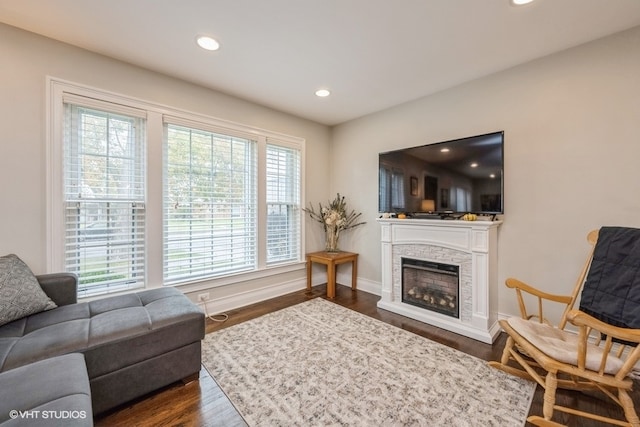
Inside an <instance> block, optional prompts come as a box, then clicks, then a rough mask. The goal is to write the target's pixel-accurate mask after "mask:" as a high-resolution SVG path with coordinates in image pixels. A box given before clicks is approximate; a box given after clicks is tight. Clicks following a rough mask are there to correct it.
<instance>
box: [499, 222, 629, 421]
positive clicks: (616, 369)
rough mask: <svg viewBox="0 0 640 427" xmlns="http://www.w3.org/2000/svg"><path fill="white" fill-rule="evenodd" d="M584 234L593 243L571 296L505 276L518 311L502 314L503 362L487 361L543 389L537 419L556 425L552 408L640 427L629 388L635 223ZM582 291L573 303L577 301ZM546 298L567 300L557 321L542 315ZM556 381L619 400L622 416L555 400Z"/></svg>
mask: <svg viewBox="0 0 640 427" xmlns="http://www.w3.org/2000/svg"><path fill="white" fill-rule="evenodd" d="M587 240H588V241H589V243H591V244H592V245H593V247H592V249H591V251H590V253H589V257H588V259H587V261H586V263H585V265H584V268H583V269H582V271H581V273H580V275H579V276H578V280H577V282H576V285H575V287H574V290H573V293H572V294H571V295H569V296H563V295H553V294H549V293H546V292H542V291H540V290H537V289H535V288H533V287H531V286H529V285H527V284H525V283H523V282H521V281H519V280H516V279H512V278H510V279H507V281H506V285H507V287H509V288H512V289H515V290H516V295H517V298H518V304H519V307H520V312H521V315H522V317H512V318H510V319H507V320H501V321H500V325H501V326H502V328H503V330H504V331H505V332H506V333H507V334H508V335H509V336H508V338H507V342H506V344H505V348H504V351H503V354H502V359H501V361H500V362H489V365H491V366H493V367H495V368H498V369H501V370H503V371H505V372H508V373H510V374H512V375H516V376H519V377H521V378H526V379H529V380H533V381H536V382H537V383H538V384H540V386H541V387H543V388H544V390H545V392H544V403H543V416H544V419H541V418H540V417H530V420H531V422H532V423H535V424H536V425H557V424H555V423H553V422H552V421H551V419H552V416H553V412H554V410H556V411H561V412H566V413H569V414H573V415H578V416H582V417H586V418H590V419H594V420H598V421H603V422H607V423H610V424H614V425H620V426H633V427H640V420H639V419H638V415H637V414H636V411H635V409H634V404H633V400H632V399H631V397H630V396H629V393H628V392H629V390H631V388H632V385H633V380H632V379H631V378H630V376H629V375H630V374H631V373H632V372H633V370H634V369H637V368H636V364H637V363H638V361H639V360H640V346H638V344H639V343H640V230H639V229H631V228H622V227H603V228H601V229H600V231H599V232H598V231H592V232H591V233H589V235H588V237H587ZM523 293H526V294H529V295H532V296H533V297H534V299H537V302H538V304H537V314H529V312H528V311H527V307H526V305H525V298H524V297H523ZM580 293H581V296H580V307H579V308H580V309H579V310H578V309H575V308H574V305H575V304H576V300H577V299H578V295H579V294H580ZM545 300H546V301H552V302H556V303H561V304H565V305H566V307H565V309H564V312H563V315H562V317H561V320H560V322H559V324H558V326H557V327H555V326H552V325H551V324H550V323H549V321H548V320H547V319H546V318H545V317H544V314H543V305H544V304H543V301H545ZM568 323H569V324H572V325H573V326H575V327H577V329H578V333H577V334H576V333H575V331H567V330H565V326H567V324H568ZM510 362H511V364H510ZM514 365H515V366H514ZM558 387H560V388H566V389H571V390H580V391H584V390H599V391H601V392H602V393H604V395H606V396H608V397H609V398H611V399H612V400H613V401H614V402H615V403H617V404H618V405H620V406H621V407H622V409H623V411H624V415H625V418H626V420H619V419H615V418H609V417H604V416H601V415H597V414H593V413H590V412H585V411H582V410H578V409H574V408H568V407H564V406H560V405H557V404H556V397H555V394H556V389H557V388H558Z"/></svg>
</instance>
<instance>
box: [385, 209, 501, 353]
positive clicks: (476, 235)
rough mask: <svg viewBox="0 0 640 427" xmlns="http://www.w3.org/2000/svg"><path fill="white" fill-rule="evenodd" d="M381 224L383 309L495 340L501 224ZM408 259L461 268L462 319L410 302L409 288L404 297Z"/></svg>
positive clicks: (425, 221) (398, 221) (459, 306)
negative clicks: (499, 229) (403, 285)
mask: <svg viewBox="0 0 640 427" xmlns="http://www.w3.org/2000/svg"><path fill="white" fill-rule="evenodd" d="M378 223H379V224H380V226H381V245H382V297H381V299H380V301H379V302H378V307H379V308H382V309H385V310H389V311H392V312H395V313H398V314H401V315H403V316H407V317H410V318H412V319H415V320H419V321H422V322H425V323H428V324H431V325H434V326H437V327H440V328H443V329H447V330H449V331H452V332H455V333H458V334H460V335H464V336H467V337H470V338H473V339H476V340H478V341H482V342H485V343H488V344H491V343H493V341H494V340H495V338H496V337H497V336H498V333H499V332H500V327H499V325H498V314H497V309H498V288H497V286H498V283H497V243H498V242H497V233H498V227H499V225H500V224H501V223H502V222H501V221H458V220H429V219H395V218H392V219H382V218H381V219H378ZM403 259H405V260H406V259H411V260H416V261H417V264H418V265H421V266H426V267H433V266H438V265H446V266H452V267H456V269H457V270H458V271H457V281H458V295H457V302H456V306H457V307H456V308H457V311H458V313H457V317H455V316H452V315H451V313H447V312H442V311H443V310H433V309H430V308H431V307H426V308H425V307H420V306H418V304H416V301H415V298H412V300H411V301H409V297H412V296H410V295H408V292H409V291H410V289H406V294H405V295H403V289H402V278H403V274H404V270H405V268H403ZM405 264H406V261H405ZM416 292H419V290H417V289H416V290H414V292H413V293H414V295H413V296H415V293H416ZM445 293H449V292H448V291H447V292H445ZM422 297H423V300H424V295H423V296H422ZM447 298H448V297H447ZM403 299H404V301H403ZM434 299H435V297H434ZM429 300H430V298H429ZM442 305H448V302H447V301H445V302H443V303H442Z"/></svg>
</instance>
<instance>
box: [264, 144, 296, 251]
mask: <svg viewBox="0 0 640 427" xmlns="http://www.w3.org/2000/svg"><path fill="white" fill-rule="evenodd" d="M266 177H267V183H266V184H267V197H266V198H267V260H266V261H267V264H274V263H278V262H285V261H295V260H297V259H298V257H299V252H300V150H298V149H294V148H287V147H283V146H279V145H276V144H274V143H268V144H267V162H266Z"/></svg>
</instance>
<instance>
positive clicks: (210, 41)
mask: <svg viewBox="0 0 640 427" xmlns="http://www.w3.org/2000/svg"><path fill="white" fill-rule="evenodd" d="M196 43H198V46H200V47H201V48H203V49H206V50H218V49H220V43H218V41H217V40H216V39H214V38H212V37H209V36H198V37H197V38H196Z"/></svg>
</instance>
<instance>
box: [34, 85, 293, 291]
mask: <svg viewBox="0 0 640 427" xmlns="http://www.w3.org/2000/svg"><path fill="white" fill-rule="evenodd" d="M48 83H49V108H48V109H47V120H48V123H49V133H48V135H47V137H48V143H47V159H48V165H47V166H48V170H47V189H48V191H47V197H48V200H47V205H48V209H47V264H48V265H47V268H48V270H49V271H63V270H64V271H70V272H74V273H76V274H78V276H79V279H80V280H79V283H80V292H79V296H91V295H98V294H104V293H109V292H117V291H123V290H129V289H134V288H142V287H145V288H152V287H161V286H164V285H169V286H175V285H185V286H190V285H191V284H192V283H195V282H206V283H205V284H204V285H196V286H197V289H202V288H203V287H215V286H222V285H230V284H233V283H239V282H243V281H244V280H246V279H257V278H262V277H265V276H268V275H275V274H279V273H283V272H288V271H292V270H294V269H299V268H301V260H302V253H303V251H304V248H303V243H302V231H301V230H302V229H301V221H302V214H301V206H302V194H301V192H302V189H301V177H302V173H303V171H302V165H303V164H304V140H303V139H301V138H295V137H290V136H286V135H282V134H279V133H275V132H270V131H266V130H263V129H257V128H253V127H250V126H245V125H241V124H237V123H232V122H228V121H223V120H219V119H215V118H211V117H207V116H203V115H198V114H194V113H188V112H184V111H181V110H176V109H173V108H170V107H168V106H164V105H162V106H161V105H156V104H153V103H149V102H146V101H142V100H137V99H131V98H128V97H125V96H122V95H117V94H113V93H107V92H104V91H100V90H98V89H94V88H88V87H85V86H81V85H76V84H73V83H69V82H63V81H59V80H56V79H53V78H49V79H48ZM188 289H192V288H188ZM193 289H196V288H195V287H194V288H193Z"/></svg>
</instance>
